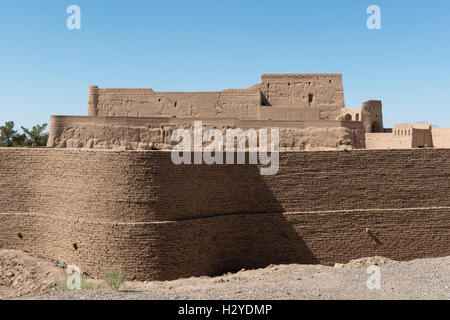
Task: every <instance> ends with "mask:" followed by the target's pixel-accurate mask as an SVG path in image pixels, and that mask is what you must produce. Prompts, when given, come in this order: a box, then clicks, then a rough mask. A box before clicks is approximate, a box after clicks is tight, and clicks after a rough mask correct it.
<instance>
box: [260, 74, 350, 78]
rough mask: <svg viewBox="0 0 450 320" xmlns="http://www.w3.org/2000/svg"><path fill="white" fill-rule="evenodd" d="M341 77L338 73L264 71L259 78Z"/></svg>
mask: <svg viewBox="0 0 450 320" xmlns="http://www.w3.org/2000/svg"><path fill="white" fill-rule="evenodd" d="M333 78H335V79H342V74H340V73H265V74H263V75H262V76H261V80H266V79H270V80H276V79H333Z"/></svg>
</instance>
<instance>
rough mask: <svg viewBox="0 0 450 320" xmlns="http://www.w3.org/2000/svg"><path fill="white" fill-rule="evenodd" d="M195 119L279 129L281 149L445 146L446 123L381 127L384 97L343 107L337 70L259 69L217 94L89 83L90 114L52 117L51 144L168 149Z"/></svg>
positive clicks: (448, 141)
mask: <svg viewBox="0 0 450 320" xmlns="http://www.w3.org/2000/svg"><path fill="white" fill-rule="evenodd" d="M192 119H201V120H202V121H203V123H204V125H205V126H206V127H215V128H221V129H224V130H225V129H227V128H234V127H239V128H254V129H258V128H267V127H277V128H279V129H280V148H281V150H285V151H287V150H291V151H301V150H306V151H312V150H341V149H396V148H417V147H437V148H440V147H450V129H434V128H433V129H432V128H431V127H430V126H429V125H428V126H426V125H418V126H417V125H410V126H409V127H408V128H404V129H401V128H403V127H404V126H405V125H406V124H404V125H399V127H398V128H397V127H396V128H395V130H393V129H385V128H384V126H383V113H382V105H381V101H378V100H369V101H366V102H364V103H363V104H362V106H361V108H357V109H350V108H346V107H345V104H344V91H343V84H342V75H340V74H264V75H262V77H261V81H260V83H258V84H256V85H254V86H251V87H250V88H248V89H228V90H223V91H219V92H155V91H153V90H152V89H102V88H98V87H96V86H91V87H90V88H89V99H88V116H87V117H70V116H53V117H52V118H51V125H50V139H49V144H48V146H49V147H58V148H66V147H67V148H88V149H91V148H93V149H132V150H137V149H144V150H146V149H171V144H172V142H171V141H170V137H171V133H172V131H173V129H175V128H179V127H183V128H191V127H192V123H193V120H192ZM406 126H407V125H406Z"/></svg>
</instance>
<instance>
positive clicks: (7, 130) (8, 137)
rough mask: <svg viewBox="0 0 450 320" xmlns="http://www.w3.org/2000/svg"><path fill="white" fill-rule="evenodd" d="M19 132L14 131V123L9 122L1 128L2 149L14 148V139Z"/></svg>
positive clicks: (0, 142) (0, 141)
mask: <svg viewBox="0 0 450 320" xmlns="http://www.w3.org/2000/svg"><path fill="white" fill-rule="evenodd" d="M16 134H17V131H16V130H14V122H13V121H7V122H5V125H4V126H1V127H0V146H2V147H12V146H13V143H14V142H13V141H14V137H15V136H16Z"/></svg>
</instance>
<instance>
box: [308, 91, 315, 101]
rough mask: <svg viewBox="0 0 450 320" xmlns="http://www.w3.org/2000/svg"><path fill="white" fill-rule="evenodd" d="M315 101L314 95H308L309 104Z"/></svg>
mask: <svg viewBox="0 0 450 320" xmlns="http://www.w3.org/2000/svg"><path fill="white" fill-rule="evenodd" d="M313 101H314V95H313V94H312V93H310V94H308V102H309V103H312V102H313Z"/></svg>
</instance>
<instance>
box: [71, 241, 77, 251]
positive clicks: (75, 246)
mask: <svg viewBox="0 0 450 320" xmlns="http://www.w3.org/2000/svg"><path fill="white" fill-rule="evenodd" d="M72 247H73V248H74V249H75V251H77V250H78V244H76V243H73V244H72Z"/></svg>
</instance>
